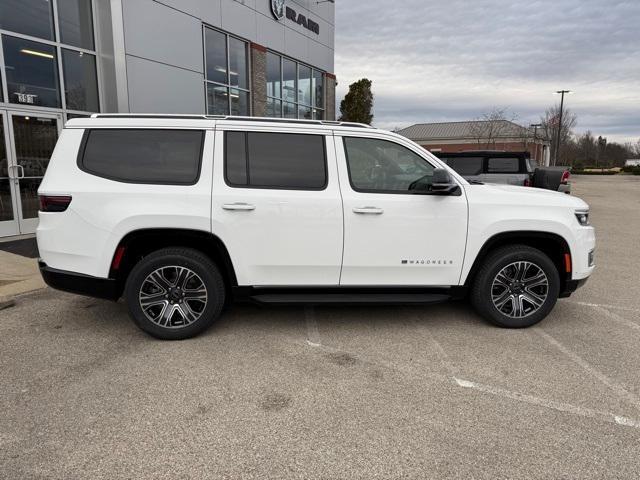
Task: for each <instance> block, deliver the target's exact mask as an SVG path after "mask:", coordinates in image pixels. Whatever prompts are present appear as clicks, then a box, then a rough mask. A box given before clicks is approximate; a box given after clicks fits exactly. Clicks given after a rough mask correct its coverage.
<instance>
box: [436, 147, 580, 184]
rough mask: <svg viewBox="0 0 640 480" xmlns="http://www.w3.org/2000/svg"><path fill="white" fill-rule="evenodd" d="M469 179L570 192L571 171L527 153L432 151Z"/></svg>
mask: <svg viewBox="0 0 640 480" xmlns="http://www.w3.org/2000/svg"><path fill="white" fill-rule="evenodd" d="M433 154H434V155H436V156H437V157H438V158H440V159H441V160H442V161H443V162H445V163H446V164H447V165H449V166H450V167H451V168H453V169H454V170H455V171H456V172H458V173H459V174H460V175H462V176H463V177H464V178H466V179H467V180H470V181H476V182H482V183H504V184H507V185H520V186H523V187H536V188H545V189H547V190H557V191H559V192H564V193H571V183H570V182H569V179H570V177H571V174H570V173H569V170H568V169H566V168H565V167H540V166H538V164H537V163H536V161H535V160H533V159H532V158H531V156H530V155H529V152H504V151H488V150H481V151H465V152H456V153H444V152H433Z"/></svg>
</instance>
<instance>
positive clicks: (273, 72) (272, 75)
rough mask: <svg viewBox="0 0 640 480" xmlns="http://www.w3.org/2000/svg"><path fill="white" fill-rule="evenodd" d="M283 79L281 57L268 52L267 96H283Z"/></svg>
mask: <svg viewBox="0 0 640 480" xmlns="http://www.w3.org/2000/svg"><path fill="white" fill-rule="evenodd" d="M281 81H282V61H281V57H280V56H279V55H276V54H274V53H271V52H267V97H273V98H282V87H281ZM278 116H280V115H278Z"/></svg>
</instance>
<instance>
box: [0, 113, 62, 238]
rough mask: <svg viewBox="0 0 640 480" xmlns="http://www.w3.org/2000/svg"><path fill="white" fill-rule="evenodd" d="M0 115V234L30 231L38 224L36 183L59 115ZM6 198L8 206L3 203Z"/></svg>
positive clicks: (49, 151) (54, 136) (53, 142)
mask: <svg viewBox="0 0 640 480" xmlns="http://www.w3.org/2000/svg"><path fill="white" fill-rule="evenodd" d="M1 118H2V120H3V125H4V127H3V128H4V141H5V148H4V151H5V152H6V153H5V155H4V156H5V157H6V165H7V168H6V170H7V172H6V173H7V175H6V177H3V175H4V173H3V168H2V165H3V164H4V163H3V162H2V160H0V198H2V202H3V203H2V204H0V235H3V236H6V235H18V234H26V233H33V232H35V230H36V227H37V225H38V187H39V186H40V182H41V181H42V177H43V176H44V172H45V171H46V169H47V166H48V165H49V159H50V158H51V154H52V153H53V149H54V147H55V145H56V141H57V140H58V134H59V129H60V123H61V118H60V116H59V115H57V114H39V113H37V114H34V113H30V112H18V111H7V112H6V113H3V114H2V116H1ZM0 153H2V149H1V147H0ZM7 185H8V188H7ZM5 190H6V191H7V192H8V193H5ZM5 199H7V201H6V202H5ZM8 199H10V200H11V207H8V206H5V207H3V204H4V203H7V205H8ZM3 220H4V221H3Z"/></svg>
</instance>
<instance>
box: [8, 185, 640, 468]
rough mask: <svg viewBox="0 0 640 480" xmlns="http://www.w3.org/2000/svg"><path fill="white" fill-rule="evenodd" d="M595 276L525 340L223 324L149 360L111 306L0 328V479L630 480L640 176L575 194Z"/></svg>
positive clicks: (403, 322) (638, 417)
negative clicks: (588, 228) (587, 223)
mask: <svg viewBox="0 0 640 480" xmlns="http://www.w3.org/2000/svg"><path fill="white" fill-rule="evenodd" d="M573 188H574V193H575V194H576V195H578V196H581V197H583V198H584V199H585V200H587V201H588V202H589V203H590V204H591V207H592V221H593V223H594V224H595V226H596V228H597V235H598V249H597V264H598V268H597V271H596V273H595V275H594V277H593V278H592V279H591V280H590V281H589V283H587V285H586V286H585V287H584V288H583V289H581V290H579V291H578V292H577V293H576V294H575V295H574V296H573V297H572V298H570V299H567V300H562V301H560V302H559V303H558V305H557V307H556V309H555V310H554V312H553V313H552V314H551V315H550V317H549V318H547V319H546V320H545V321H544V322H543V323H541V324H540V325H539V326H536V327H534V328H531V329H528V330H519V331H510V330H501V329H497V328H493V327H491V326H489V325H487V324H486V323H484V322H483V321H482V320H480V319H479V318H478V317H477V316H476V315H475V314H474V313H472V311H471V310H470V309H469V307H468V306H467V305H466V304H465V303H449V304H442V305H438V306H433V307H426V308H425V307H406V308H396V307H388V308H346V307H344V308H337V307H332V308H310V307H307V308H265V309H261V308H258V307H253V306H235V307H232V308H231V310H230V311H228V312H227V314H226V315H225V316H224V317H223V318H222V320H221V321H220V322H219V323H217V325H216V326H215V327H214V328H212V329H211V330H210V331H209V332H207V333H206V334H205V335H203V336H201V337H199V338H196V339H193V340H189V341H184V342H159V341H156V340H153V339H151V338H149V337H147V336H145V335H144V334H143V333H141V332H140V331H138V330H137V328H135V327H134V325H133V324H132V323H131V322H130V321H129V319H128V317H127V314H126V311H125V307H124V305H123V304H122V303H119V304H115V303H109V302H103V301H99V300H93V299H88V298H82V297H76V296H72V295H67V294H62V293H59V292H55V291H53V290H49V289H47V290H43V291H41V292H38V293H34V294H31V295H27V296H23V297H18V299H17V303H16V306H15V307H13V308H10V309H8V310H4V311H0V326H1V328H2V335H1V336H0V386H1V390H0V477H2V478H8V479H19V478H65V479H68V478H109V479H112V478H136V479H137V478H171V479H173V478H363V479H370V478H400V477H403V478H428V477H432V478H442V477H458V478H470V477H473V478H491V479H494V478H512V479H513V478H526V479H530V478H579V477H582V478H584V477H590V478H604V477H607V478H637V476H638V472H640V374H639V373H638V372H640V349H639V348H638V344H639V340H640V284H639V283H638V269H640V256H639V255H638V254H637V253H638V238H640V215H638V209H639V207H640V177H621V176H617V177H579V178H578V179H577V180H575V183H574V186H573Z"/></svg>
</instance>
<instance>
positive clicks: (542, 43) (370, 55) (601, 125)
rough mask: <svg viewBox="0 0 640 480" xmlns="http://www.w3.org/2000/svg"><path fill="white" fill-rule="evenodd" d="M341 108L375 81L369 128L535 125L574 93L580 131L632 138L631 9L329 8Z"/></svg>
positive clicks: (469, 3) (586, 5) (610, 4)
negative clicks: (497, 114)
mask: <svg viewBox="0 0 640 480" xmlns="http://www.w3.org/2000/svg"><path fill="white" fill-rule="evenodd" d="M336 22H337V24H336V67H335V71H336V75H337V76H338V82H339V86H338V92H337V95H338V101H339V100H341V99H342V98H343V97H344V95H345V94H346V92H347V89H348V86H349V84H350V83H352V82H354V81H356V80H358V79H359V78H362V77H367V78H369V79H371V80H372V81H373V90H374V95H375V110H374V114H375V118H374V123H375V125H376V126H378V127H382V128H388V129H392V128H395V127H405V126H408V125H411V124H413V123H418V122H444V121H458V120H469V119H474V118H477V117H479V116H480V115H481V114H482V113H484V112H487V111H488V110H490V109H491V108H492V107H500V108H508V109H509V111H510V112H512V113H513V114H516V115H517V116H518V121H519V122H520V123H521V124H523V125H524V124H529V123H531V122H534V121H537V120H539V117H540V116H541V115H542V114H543V113H544V110H545V108H547V107H549V106H551V105H552V104H553V103H554V102H556V101H559V96H555V95H553V94H552V92H554V91H556V90H559V89H571V90H573V91H575V94H573V95H570V96H568V97H565V101H566V105H567V106H568V108H570V109H571V110H573V112H574V113H576V114H577V115H578V127H577V131H578V132H584V131H586V130H591V131H592V132H593V133H594V135H604V136H607V137H608V138H609V140H610V141H611V140H616V141H628V140H634V141H636V140H637V139H639V138H640V0H626V1H617V0H538V1H536V0H398V1H393V0H387V1H385V0H366V1H356V0H337V1H336Z"/></svg>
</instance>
